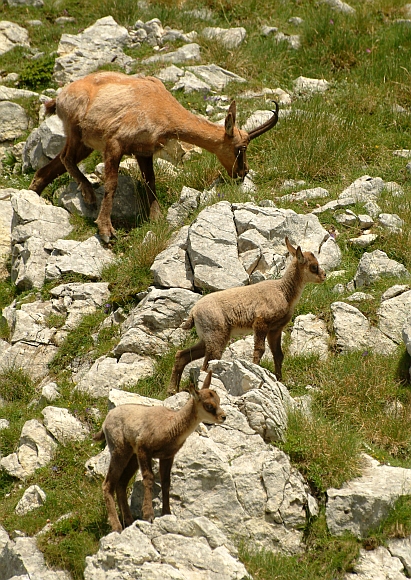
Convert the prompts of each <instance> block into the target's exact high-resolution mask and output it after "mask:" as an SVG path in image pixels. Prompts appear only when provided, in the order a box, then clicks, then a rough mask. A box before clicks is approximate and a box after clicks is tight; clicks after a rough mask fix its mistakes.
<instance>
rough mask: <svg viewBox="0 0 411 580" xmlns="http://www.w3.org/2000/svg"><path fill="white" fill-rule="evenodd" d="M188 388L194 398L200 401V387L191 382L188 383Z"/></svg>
mask: <svg viewBox="0 0 411 580" xmlns="http://www.w3.org/2000/svg"><path fill="white" fill-rule="evenodd" d="M187 390H188V392H189V393H190V395H191V396H192V397H193V399H194V400H195V401H199V400H200V397H199V396H198V389H197V388H196V387H195V386H194V384H193V383H190V384H189V385H188V389H187Z"/></svg>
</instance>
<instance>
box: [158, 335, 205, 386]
mask: <svg viewBox="0 0 411 580" xmlns="http://www.w3.org/2000/svg"><path fill="white" fill-rule="evenodd" d="M204 354H205V344H204V341H203V340H200V342H197V344H195V345H194V346H192V347H191V348H185V349H184V350H178V351H177V352H176V357H175V362H174V366H173V370H172V372H171V378H170V384H169V386H168V391H167V392H168V393H169V394H171V395H174V393H178V391H179V388H180V381H181V375H182V374H183V370H184V369H185V367H186V365H187V364H188V363H189V362H191V361H193V360H197V359H199V358H201V357H203V356H204Z"/></svg>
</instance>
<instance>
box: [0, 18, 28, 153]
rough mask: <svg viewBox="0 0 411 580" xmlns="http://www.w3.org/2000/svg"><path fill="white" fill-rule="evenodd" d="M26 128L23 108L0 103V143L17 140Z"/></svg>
mask: <svg viewBox="0 0 411 580" xmlns="http://www.w3.org/2000/svg"><path fill="white" fill-rule="evenodd" d="M0 25H1V22H0ZM28 126H29V118H28V116H27V113H26V111H25V109H24V107H22V106H21V105H18V104H17V103H12V102H10V101H0V142H2V141H11V140H13V139H18V138H19V137H21V136H22V135H23V133H24V132H25V131H27V128H28Z"/></svg>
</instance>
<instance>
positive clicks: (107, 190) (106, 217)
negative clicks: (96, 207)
mask: <svg viewBox="0 0 411 580" xmlns="http://www.w3.org/2000/svg"><path fill="white" fill-rule="evenodd" d="M122 156H123V154H122V151H121V147H120V145H119V144H118V143H117V142H112V141H111V142H109V143H107V145H106V149H105V151H104V176H105V177H104V198H103V201H102V203H101V207H100V212H99V214H98V217H97V219H96V224H97V225H98V231H99V234H100V236H101V238H102V239H103V241H104V242H106V243H107V242H109V240H110V238H111V236H115V235H116V230H115V229H114V228H113V226H112V224H111V210H112V209H113V198H114V194H115V192H116V189H117V183H118V167H119V165H120V161H121V158H122Z"/></svg>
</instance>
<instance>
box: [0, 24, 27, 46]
mask: <svg viewBox="0 0 411 580" xmlns="http://www.w3.org/2000/svg"><path fill="white" fill-rule="evenodd" d="M15 46H24V47H29V46H30V44H29V33H28V32H27V30H26V29H25V28H23V27H22V26H19V25H18V24H15V23H14V22H9V21H8V20H2V21H1V22H0V54H4V53H6V52H8V51H9V50H11V49H12V48H14V47H15Z"/></svg>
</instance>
